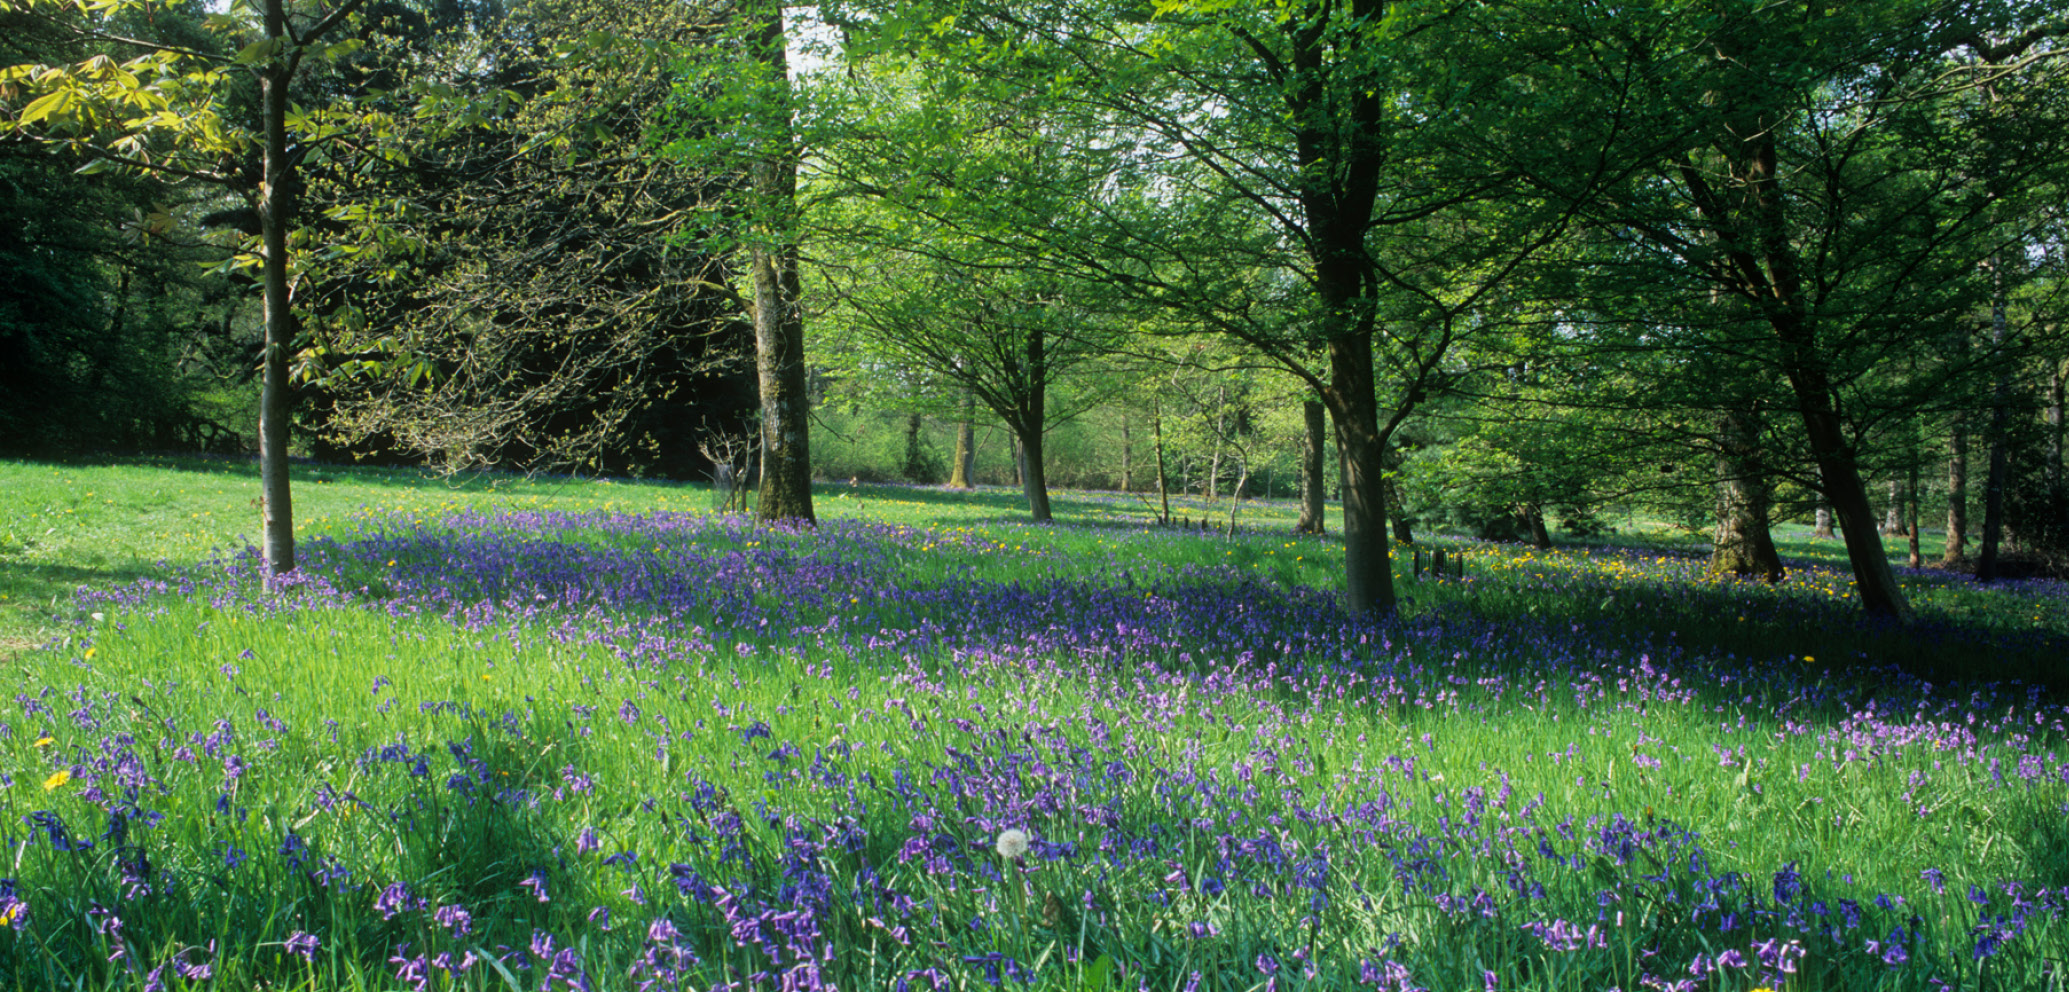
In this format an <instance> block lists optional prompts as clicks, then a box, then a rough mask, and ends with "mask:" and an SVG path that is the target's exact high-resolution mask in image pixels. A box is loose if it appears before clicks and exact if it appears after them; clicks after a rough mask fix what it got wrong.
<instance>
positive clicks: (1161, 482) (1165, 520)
mask: <svg viewBox="0 0 2069 992" xmlns="http://www.w3.org/2000/svg"><path fill="white" fill-rule="evenodd" d="M1150 418H1151V419H1150V429H1151V430H1152V431H1153V432H1154V434H1155V439H1156V447H1157V502H1158V503H1159V504H1160V505H1161V508H1162V513H1163V517H1162V518H1161V519H1159V520H1158V521H1157V522H1158V523H1161V524H1169V523H1170V522H1171V476H1170V474H1169V473H1167V472H1166V471H1165V469H1164V400H1163V398H1162V397H1158V398H1157V400H1156V405H1155V406H1153V407H1152V408H1151V413H1150Z"/></svg>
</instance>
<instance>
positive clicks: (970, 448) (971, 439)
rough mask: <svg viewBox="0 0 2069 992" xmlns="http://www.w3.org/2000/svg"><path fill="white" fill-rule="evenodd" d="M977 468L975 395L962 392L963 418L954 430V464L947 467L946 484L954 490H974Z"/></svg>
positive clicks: (967, 391) (966, 390) (965, 391)
mask: <svg viewBox="0 0 2069 992" xmlns="http://www.w3.org/2000/svg"><path fill="white" fill-rule="evenodd" d="M976 468H977V394H976V393H975V392H972V391H971V390H968V389H965V390H963V416H962V419H961V420H960V421H959V422H958V423H957V424H956V429H955V464H954V465H952V466H950V467H949V470H948V484H949V486H950V487H952V488H955V489H975V488H977V483H976V479H975V476H976Z"/></svg>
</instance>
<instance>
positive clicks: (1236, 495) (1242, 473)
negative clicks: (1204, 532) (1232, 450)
mask: <svg viewBox="0 0 2069 992" xmlns="http://www.w3.org/2000/svg"><path fill="white" fill-rule="evenodd" d="M1236 462H1237V464H1236V471H1237V473H1238V474H1237V475H1236V488H1235V489H1234V490H1232V491H1231V493H1230V495H1229V498H1228V527H1227V529H1225V530H1223V531H1222V534H1221V536H1222V538H1223V539H1224V540H1231V541H1232V540H1235V537H1236V509H1237V508H1238V507H1241V506H1242V505H1243V490H1244V489H1245V488H1247V487H1248V486H1249V485H1250V459H1248V458H1244V457H1242V456H1241V455H1237V456H1236Z"/></svg>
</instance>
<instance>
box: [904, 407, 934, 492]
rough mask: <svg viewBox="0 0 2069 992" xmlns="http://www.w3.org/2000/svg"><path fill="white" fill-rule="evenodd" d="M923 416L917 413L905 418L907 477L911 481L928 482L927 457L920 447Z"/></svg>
mask: <svg viewBox="0 0 2069 992" xmlns="http://www.w3.org/2000/svg"><path fill="white" fill-rule="evenodd" d="M920 426H921V418H920V415H919V414H917V413H913V414H907V415H906V418H905V478H906V480H907V481H909V482H921V483H924V482H927V481H929V480H928V478H927V465H926V459H925V458H924V457H923V453H922V451H921V449H920Z"/></svg>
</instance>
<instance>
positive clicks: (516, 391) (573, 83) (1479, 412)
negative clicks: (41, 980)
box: [0, 0, 2069, 614]
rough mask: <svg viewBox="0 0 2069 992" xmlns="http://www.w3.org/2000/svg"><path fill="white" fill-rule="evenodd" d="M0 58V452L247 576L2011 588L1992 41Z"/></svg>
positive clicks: (2026, 131) (73, 52)
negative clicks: (134, 513)
mask: <svg viewBox="0 0 2069 992" xmlns="http://www.w3.org/2000/svg"><path fill="white" fill-rule="evenodd" d="M0 19H4V28H5V30H4V31H0V39H4V40H0V64H11V65H13V66H14V68H12V69H8V70H5V72H4V74H0V110H4V113H5V115H6V120H7V125H8V127H7V131H6V133H5V136H4V138H0V176H4V180H0V212H4V213H5V214H6V222H5V223H4V224H0V255H4V256H5V262H4V266H5V268H6V270H7V271H8V272H9V273H10V279H9V282H8V286H7V289H6V290H5V291H4V294H0V377H4V381H0V450H5V451H6V452H8V453H10V454H17V455H32V456H39V457H48V456H53V455H63V454H77V453H85V452H108V451H180V450H184V451H212V452H217V453H221V454H226V455H243V454H248V453H252V452H257V453H259V454H260V455H261V456H262V462H263V463H264V465H265V467H266V481H265V482H264V483H263V487H262V493H263V495H262V499H261V503H262V505H263V506H264V509H265V523H264V531H265V533H266V535H267V538H266V547H265V549H264V550H265V553H266V556H267V558H268V560H269V562H270V563H271V564H272V565H273V567H274V568H275V569H277V570H285V569H288V568H291V567H292V566H293V562H294V558H293V548H292V523H291V521H292V512H291V496H290V494H289V488H288V477H289V474H290V473H289V470H288V468H287V465H288V458H289V456H290V455H295V456H307V457H312V458H315V459H319V460H361V461H373V462H378V463H386V464H402V463H429V464H432V465H436V466H439V467H441V468H444V469H446V470H450V471H461V470H474V469H484V468H496V469H511V470H518V471H562V472H577V473H587V474H593V473H611V474H625V475H634V476H651V477H662V478H675V479H698V480H715V481H718V482H719V483H720V484H721V488H722V489H723V490H725V492H726V495H727V497H728V498H736V499H738V500H739V501H740V505H742V506H745V505H746V504H747V503H748V502H749V499H748V497H749V496H750V492H749V490H750V489H756V490H758V492H757V493H755V494H754V495H755V496H756V499H755V500H754V502H755V503H756V505H757V508H758V509H759V512H760V513H761V514H762V515H763V516H764V517H767V518H774V519H783V518H810V517H811V516H812V506H811V501H810V484H809V483H810V479H811V478H813V477H817V478H819V479H821V480H826V479H833V480H842V481H846V480H856V481H865V480H866V481H888V480H905V481H910V482H914V483H922V484H948V485H969V484H973V483H978V482H989V483H999V484H1014V485H1017V486H1019V487H1020V488H1022V490H1023V491H1024V493H1025V497H1026V503H1027V507H1028V510H1029V512H1030V513H1031V514H1032V515H1033V517H1034V518H1035V519H1037V520H1041V519H1046V518H1047V517H1048V516H1049V507H1048V499H1047V495H1046V494H1047V488H1048V486H1050V485H1052V484H1054V485H1063V486H1070V487H1083V488H1103V489H1121V490H1128V491H1131V492H1135V493H1140V494H1143V498H1142V504H1143V507H1144V512H1145V514H1147V515H1150V516H1153V517H1157V518H1159V519H1162V520H1164V521H1165V522H1170V518H1171V513H1170V510H1169V502H1168V498H1165V499H1159V494H1165V495H1166V496H1167V497H1168V494H1172V493H1193V494H1198V495H1201V496H1205V497H1207V498H1209V499H1211V500H1239V499H1241V498H1243V497H1248V496H1259V495H1263V496H1282V497H1297V498H1300V499H1301V500H1302V501H1303V503H1304V505H1305V506H1306V507H1308V508H1309V510H1308V512H1307V513H1305V514H1304V515H1303V518H1302V521H1301V523H1300V524H1299V525H1298V526H1299V527H1300V528H1301V529H1305V530H1314V529H1318V528H1319V527H1321V526H1322V524H1321V521H1322V516H1321V513H1320V506H1321V501H1322V500H1324V499H1325V498H1327V499H1337V500H1341V501H1342V507H1343V521H1344V522H1343V524H1342V526H1343V529H1344V532H1345V533H1344V537H1345V549H1346V550H1345V570H1346V591H1347V594H1348V595H1349V597H1350V599H1351V601H1352V602H1353V603H1354V604H1357V605H1360V606H1370V607H1373V608H1376V609H1380V610H1382V611H1384V610H1390V609H1392V607H1393V595H1394V593H1393V584H1392V580H1391V576H1390V573H1389V572H1388V568H1389V564H1388V557H1387V555H1386V553H1385V552H1386V549H1387V548H1388V546H1389V544H1390V542H1396V541H1412V540H1413V535H1414V533H1415V530H1416V528H1431V527H1435V528H1444V529H1449V530H1454V531H1462V532H1465V533H1470V534H1474V535H1477V536H1480V537H1485V538H1498V539H1519V540H1529V541H1535V542H1537V543H1540V544H1549V543H1550V542H1551V540H1552V535H1553V534H1554V533H1555V532H1558V531H1565V532H1567V533H1569V534H1573V535H1577V536H1589V535H1594V534H1599V533H1601V532H1602V531H1604V530H1605V529H1607V528H1609V527H1610V526H1612V525H1613V524H1614V523H1615V522H1616V521H1618V520H1620V519H1623V518H1626V517H1629V516H1632V515H1644V516H1646V517H1649V518H1653V519H1662V520H1666V521H1670V522H1673V523H1675V524H1677V525H1679V526H1682V527H1684V528H1686V529H1688V530H1689V531H1691V532H1697V533H1703V534H1707V535H1709V536H1710V537H1711V538H1712V540H1713V543H1714V545H1715V548H1716V551H1715V554H1714V558H1713V567H1714V568H1716V569H1717V570H1719V571H1724V572H1731V573H1737V574H1748V575H1762V576H1768V577H1775V576H1778V575H1779V574H1780V571H1781V568H1782V566H1781V562H1780V560H1779V558H1778V556H1776V554H1775V552H1774V550H1773V547H1772V541H1771V540H1770V539H1769V538H1768V536H1767V531H1768V528H1769V527H1770V525H1771V524H1772V523H1774V522H1776V521H1780V520H1790V519H1802V520H1815V521H1816V524H1817V527H1818V529H1819V530H1820V532H1826V533H1829V532H1831V530H1832V528H1833V526H1834V525H1835V524H1836V525H1837V527H1838V532H1839V533H1840V534H1841V535H1842V536H1843V537H1844V538H1845V540H1846V541H1847V545H1848V548H1849V553H1850V555H1851V564H1852V568H1853V571H1854V574H1855V583H1856V587H1857V590H1858V594H1859V596H1860V599H1861V603H1862V605H1863V606H1864V607H1865V608H1866V609H1868V610H1869V611H1871V612H1876V613H1886V614H1896V613H1902V612H1904V611H1905V610H1906V609H1907V608H1908V607H1907V604H1906V603H1905V602H1904V599H1903V596H1902V594H1901V593H1900V592H1899V591H1898V589H1897V586H1896V582H1895V579H1894V577H1893V575H1892V573H1891V567H1890V563H1889V561H1888V559H1887V557H1886V556H1885V555H1884V552H1883V549H1882V543H1881V541H1880V540H1879V538H1878V537H1877V536H1876V535H1877V533H1878V532H1880V533H1883V534H1888V533H1897V534H1909V535H1913V536H1914V538H1915V536H1916V535H1918V534H1919V533H1920V531H1921V529H1922V528H1932V529H1935V530H1939V531H1941V532H1942V533H1943V535H1944V537H1943V541H1942V542H1941V543H1942V546H1943V547H1944V548H1945V551H1944V563H1945V564H1947V565H1948V566H1951V567H1957V568H1961V569H1964V570H1972V571H1974V572H1976V573H1977V574H1979V575H1980V576H1982V577H1985V578H1990V577H1995V576H1999V575H2003V574H2008V573H2009V574H2032V573H2041V572H2056V573H2059V572H2060V571H2061V570H2062V568H2063V562H2064V560H2065V557H2069V489H2065V483H2064V477H2063V461H2064V455H2063V438H2064V434H2063V430H2064V428H2063V424H2062V405H2063V396H2064V377H2065V362H2069V343H2065V341H2064V338H2063V335H2062V329H2061V319H2060V317H2061V289H2062V284H2063V279H2062V275H2063V271H2062V267H2063V265H2064V261H2065V258H2064V252H2063V245H2062V240H2061V225H2062V221H2063V217H2062V208H2063V203H2064V199H2063V194H2062V191H2063V179H2064V170H2065V168H2069V165H2065V163H2069V155H2064V154H2063V151H2064V150H2063V148H2062V147H2061V145H2062V143H2063V142H2064V141H2065V140H2069V127H2065V126H2064V125H2065V124H2069V121H2065V119H2064V118H2065V114H2069V100H2065V94H2069V90H2065V86H2064V82H2065V80H2064V76H2063V62H2062V59H2061V55H2062V54H2063V52H2064V51H2065V49H2064V48H2063V47H2062V37H2063V34H2064V32H2065V24H2064V21H2063V19H2062V17H2061V15H2060V12H2059V11H2058V10H2055V9H2054V8H2052V7H2051V6H2050V5H2045V4H2028V3H2017V2H2005V3H1987V4H1974V3H1965V4H1947V3H1934V2H1905V3H1891V4H1878V5H1872V6H1870V7H1866V8H1862V9H1854V8H1852V7H1848V8H1845V9H1831V8H1827V7H1825V6H1822V5H1808V4H1804V5H1795V4H1786V5H1773V4H1766V5H1754V4H1740V3H1729V2H1713V3H1681V2H1660V3H1652V4H1644V5H1639V6H1638V7H1619V8H1617V9H1615V10H1607V9H1603V8H1600V7H1598V6H1596V5H1592V4H1586V3H1469V4H1419V3H1392V4H1386V3H1377V2H1362V0H1360V2H1343V3H1337V2H1322V0H1314V2H1286V3H1271V4H1230V3H1221V2H1211V0H1157V2H1154V3H1147V4H1144V3H1125V2H1115V3H1071V4H1045V3H1033V2H1029V3H1006V2H997V3H991V2H962V3H941V2H932V3H927V2H917V0H915V2H893V0H877V2H861V3H831V2H830V3H823V4H818V5H779V4H775V3H760V2H747V0H740V2H728V3H658V2H608V3H606V2H598V0H465V2H463V0H433V2H403V0H380V2H365V0H345V2H341V3H287V2H284V0H239V2H235V3H231V4H228V5H222V6H216V7H211V6H210V5H206V4H201V3H185V2H160V0H120V2H97V3H72V2H57V0H9V2H8V3H7V4H6V5H5V8H4V10H0ZM807 439H809V440H807ZM1918 548H1919V545H1918V544H1917V543H1916V542H1915V541H1914V543H1913V549H1914V550H1913V552H1912V564H1914V565H1919V564H1924V563H1925V561H1924V558H1923V555H1922V553H1921V552H1920V551H1919V550H1918Z"/></svg>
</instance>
